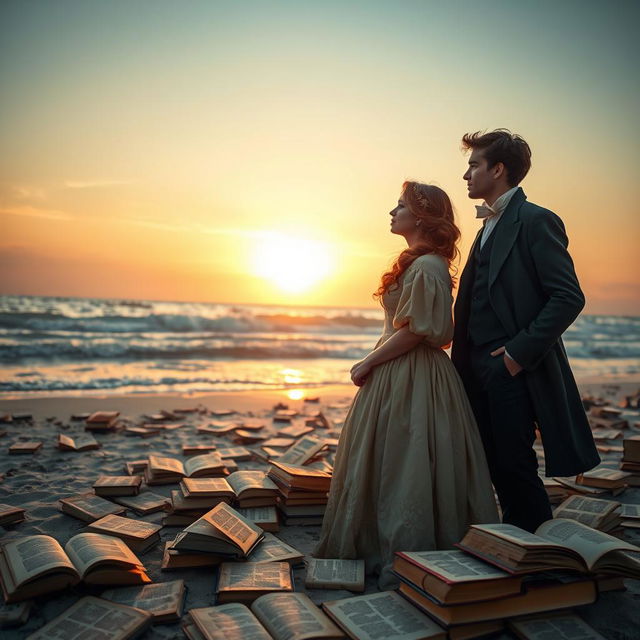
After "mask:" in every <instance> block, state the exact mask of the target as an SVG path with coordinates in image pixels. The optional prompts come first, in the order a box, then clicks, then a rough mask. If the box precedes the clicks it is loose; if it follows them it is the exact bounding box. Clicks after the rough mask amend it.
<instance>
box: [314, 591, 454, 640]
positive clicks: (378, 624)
mask: <svg viewBox="0 0 640 640" xmlns="http://www.w3.org/2000/svg"><path fill="white" fill-rule="evenodd" d="M322 608H323V610H324V611H325V613H326V614H327V615H328V616H329V617H330V618H331V619H332V620H333V621H334V622H336V623H337V624H338V626H339V627H341V628H342V629H343V630H344V632H345V633H346V634H347V635H348V636H349V637H350V638H353V639H354V640H376V639H378V638H384V640H445V639H446V637H447V633H446V631H445V630H444V629H443V628H442V627H440V626H439V625H438V624H436V623H435V622H434V621H433V620H431V618H429V616H426V615H424V613H422V612H420V611H418V610H417V609H416V608H415V607H413V606H412V605H411V604H409V603H408V602H407V601H406V600H405V599H404V598H402V597H401V596H399V595H398V594H397V593H396V592H395V591H383V592H381V593H370V594H367V595H363V596H354V597H353V598H344V599H342V600H332V601H329V602H323V603H322Z"/></svg>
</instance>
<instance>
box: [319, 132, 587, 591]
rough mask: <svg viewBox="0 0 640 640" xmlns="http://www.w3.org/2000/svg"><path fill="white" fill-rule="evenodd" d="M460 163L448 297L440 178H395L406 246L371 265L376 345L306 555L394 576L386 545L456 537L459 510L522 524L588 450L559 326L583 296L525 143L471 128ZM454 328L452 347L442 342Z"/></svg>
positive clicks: (396, 216) (423, 544)
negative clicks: (379, 314)
mask: <svg viewBox="0 0 640 640" xmlns="http://www.w3.org/2000/svg"><path fill="white" fill-rule="evenodd" d="M462 144H463V148H464V149H465V150H466V151H468V152H470V155H469V162H468V168H467V170H466V172H465V174H464V176H463V179H464V180H465V181H466V182H467V187H468V191H469V197H470V198H471V199H478V200H479V199H482V200H484V203H483V204H482V205H481V206H477V207H476V209H477V210H478V212H477V217H478V218H482V219H483V225H482V227H481V229H480V230H479V232H478V235H477V236H476V239H475V241H474V243H473V246H472V248H471V252H470V254H469V258H468V260H467V263H466V265H465V267H464V270H463V271H462V275H461V277H460V288H459V292H458V296H457V300H456V304H455V329H454V324H453V322H452V314H451V306H452V303H453V298H452V289H453V284H452V278H451V276H450V270H451V265H452V262H453V260H454V259H455V258H456V257H457V255H458V250H457V246H456V245H457V242H458V240H459V237H460V232H459V230H458V228H457V227H456V225H455V222H454V215H453V208H452V206H451V202H450V200H449V198H448V196H447V194H446V193H445V192H444V191H442V189H440V188H438V187H436V186H433V185H427V184H421V183H417V182H405V183H404V185H403V187H402V194H401V196H400V199H399V200H398V205H397V207H395V208H394V209H393V210H392V211H391V212H390V215H391V232H392V233H395V234H398V235H401V236H403V237H404V238H405V240H406V242H407V244H408V248H407V249H405V250H404V251H403V252H402V253H401V254H400V255H399V256H398V258H397V259H396V261H395V263H394V264H393V266H392V267H391V269H390V270H389V271H388V272H387V273H385V274H384V275H383V276H382V280H381V284H380V287H379V288H378V291H377V292H376V295H377V296H378V297H379V298H380V300H381V302H382V306H383V307H384V310H385V324H384V332H383V334H382V337H381V338H380V340H379V342H378V344H377V345H376V347H375V348H374V350H373V351H372V352H371V353H370V354H369V355H368V356H367V357H366V358H365V359H364V360H362V361H361V362H358V363H356V364H355V365H354V366H353V368H352V369H351V379H352V380H353V382H354V384H356V385H357V386H359V387H360V389H359V390H358V393H357V394H356V396H355V398H354V401H353V404H352V406H351V409H350V410H349V413H348V415H347V418H346V420H345V423H344V427H343V430H342V435H341V437H340V443H339V445H338V452H337V455H336V460H335V466H334V473H333V479H332V484H331V492H330V495H329V503H328V505H327V511H326V514H325V518H324V523H323V527H322V534H321V539H320V544H319V546H318V548H317V549H316V555H317V556H319V557H325V558H364V559H365V560H366V564H367V571H368V572H370V573H371V572H373V573H376V574H378V575H379V576H380V577H379V581H378V584H379V586H380V587H381V588H388V587H390V586H394V585H395V583H396V579H395V578H394V576H393V574H392V573H391V563H392V561H393V554H394V552H395V551H426V550H430V549H447V548H451V547H452V546H453V545H454V543H456V542H458V541H459V540H460V539H461V538H462V536H463V535H464V534H465V532H466V531H467V528H468V526H469V525H470V524H474V523H487V522H498V521H499V518H498V512H497V509H496V504H495V499H494V493H493V490H492V486H491V485H492V483H493V486H494V487H495V491H496V493H497V495H498V499H499V501H500V507H501V510H502V518H503V521H504V522H506V523H510V524H514V525H516V526H518V527H521V528H523V529H526V530H528V531H534V530H535V529H536V528H537V526H538V525H540V524H541V523H542V522H544V521H545V520H548V519H550V518H551V517H552V513H551V507H550V505H549V499H548V497H547V493H546V491H545V489H544V486H543V483H542V480H541V479H540V477H539V476H538V461H537V457H536V453H535V451H534V449H533V443H534V440H535V428H536V426H537V428H538V429H539V430H540V432H541V434H542V441H543V446H544V452H545V472H546V474H547V475H556V476H573V475H576V474H578V473H580V472H583V471H586V470H588V469H590V468H592V467H594V466H595V465H597V464H598V462H599V456H598V453H597V451H596V448H595V444H594V442H593V438H592V435H591V430H590V428H589V424H588V421H587V418H586V415H585V413H584V410H583V407H582V402H581V399H580V395H579V392H578V389H577V386H576V383H575V381H574V379H573V375H572V373H571V370H570V368H569V363H568V360H567V356H566V353H565V350H564V346H563V344H562V340H561V338H560V336H561V335H562V333H563V332H564V331H565V330H566V329H567V327H568V326H569V325H570V324H571V323H572V322H573V321H574V320H575V318H576V317H577V316H578V314H579V313H580V311H581V310H582V307H583V306H584V296H583V294H582V291H581V290H580V285H579V283H578V279H577V277H576V274H575V270H574V267H573V262H572V260H571V257H570V255H569V253H568V252H567V244H568V240H567V236H566V234H565V230H564V226H563V224H562V221H561V220H560V218H558V216H556V215H555V214H554V213H552V212H551V211H549V210H547V209H543V208H541V207H539V206H537V205H535V204H533V203H531V202H528V201H527V199H526V196H525V194H524V192H523V190H522V189H521V188H520V187H519V186H518V185H519V183H520V182H521V181H522V179H523V178H524V177H525V176H526V174H527V172H528V171H529V168H530V166H531V150H530V148H529V145H528V144H527V143H526V142H525V141H524V140H523V139H522V138H521V137H520V136H517V135H513V134H511V133H510V132H509V131H507V130H503V129H499V130H496V131H492V132H490V133H482V132H477V133H474V134H466V135H465V136H464V137H463V139H462ZM452 339H453V347H452V352H451V360H450V359H449V357H448V356H447V355H446V353H445V352H444V351H443V348H444V347H446V346H447V345H448V344H449V343H450V342H451V340H452Z"/></svg>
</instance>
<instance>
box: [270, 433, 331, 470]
mask: <svg viewBox="0 0 640 640" xmlns="http://www.w3.org/2000/svg"><path fill="white" fill-rule="evenodd" d="M324 446H325V443H324V440H318V439H317V438H312V437H311V436H304V437H303V438H300V440H298V442H296V443H295V444H294V445H292V446H291V447H289V448H288V449H287V450H286V451H285V452H284V453H283V454H282V455H281V456H280V457H279V458H278V462H287V463H289V464H304V463H305V462H306V461H307V460H310V459H311V458H312V457H313V456H314V455H315V454H316V453H318V451H320V450H321V449H323V448H324Z"/></svg>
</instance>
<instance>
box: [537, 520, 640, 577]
mask: <svg viewBox="0 0 640 640" xmlns="http://www.w3.org/2000/svg"><path fill="white" fill-rule="evenodd" d="M538 532H539V533H540V535H543V536H544V537H545V538H546V539H549V540H551V541H552V542H557V543H559V544H563V545H565V546H568V547H570V548H572V549H574V550H575V551H577V552H578V553H579V554H580V555H581V556H582V557H583V558H584V560H585V562H586V563H587V566H588V567H589V569H591V568H592V567H593V565H594V564H595V563H596V562H597V560H598V559H599V558H601V557H602V556H603V555H604V554H605V553H607V552H608V551H613V550H614V549H618V550H621V551H640V548H638V547H636V546H635V545H633V544H630V543H628V542H625V541H624V540H620V539H619V538H614V537H613V536H610V535H609V534H607V533H603V532H602V531H596V530H595V529H591V528H590V527H587V526H586V525H584V524H581V523H580V522H576V521H575V520H565V519H564V518H557V519H554V520H547V522H544V523H543V524H541V525H540V526H539V527H538Z"/></svg>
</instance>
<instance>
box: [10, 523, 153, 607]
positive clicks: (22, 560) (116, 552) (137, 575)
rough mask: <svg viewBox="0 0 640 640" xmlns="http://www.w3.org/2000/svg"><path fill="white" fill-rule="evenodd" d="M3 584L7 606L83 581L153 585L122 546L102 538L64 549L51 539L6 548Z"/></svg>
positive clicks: (86, 537) (84, 537)
mask: <svg viewBox="0 0 640 640" xmlns="http://www.w3.org/2000/svg"><path fill="white" fill-rule="evenodd" d="M0 579H1V581H2V590H3V593H4V597H5V601H6V602H18V601H20V600H27V599H28V598H33V597H35V596H39V595H42V594H45V593H51V592H54V591H61V590H62V589H65V588H66V587H69V586H72V585H74V584H77V583H78V582H80V580H84V581H85V582H86V583H87V584H104V585H111V584H122V585H127V584H143V583H145V582H151V580H150V579H149V577H148V576H147V574H146V572H145V569H144V566H143V565H142V563H141V562H140V560H138V558H137V557H136V556H135V555H134V554H133V552H132V551H131V550H130V549H129V548H128V547H127V545H126V544H125V543H124V542H122V540H119V539H118V538H113V537H111V536H103V535H100V534H98V533H79V534H78V535H76V536H73V538H71V539H70V540H69V542H67V544H66V545H65V548H64V549H63V548H62V547H61V546H60V543H59V542H58V541H57V540H55V539H54V538H52V537H51V536H45V535H35V536H27V537H26V538H22V539H20V540H14V541H13V542H7V543H6V544H5V545H2V547H0Z"/></svg>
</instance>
